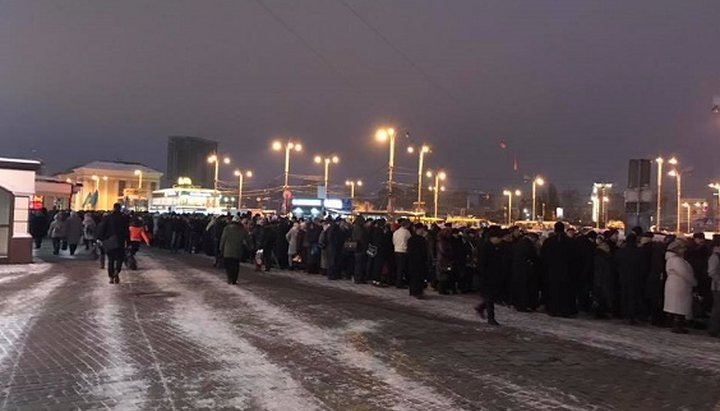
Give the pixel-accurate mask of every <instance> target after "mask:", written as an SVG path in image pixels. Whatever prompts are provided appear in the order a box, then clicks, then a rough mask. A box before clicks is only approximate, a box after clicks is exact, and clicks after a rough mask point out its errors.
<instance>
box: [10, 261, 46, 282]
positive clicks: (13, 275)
mask: <svg viewBox="0 0 720 411" xmlns="http://www.w3.org/2000/svg"><path fill="white" fill-rule="evenodd" d="M49 269H50V264H48V263H42V264H29V265H28V266H27V267H19V266H10V267H2V266H0V284H4V283H9V282H12V281H15V280H19V279H21V278H27V276H28V275H31V274H42V273H44V272H46V271H47V270H49Z"/></svg>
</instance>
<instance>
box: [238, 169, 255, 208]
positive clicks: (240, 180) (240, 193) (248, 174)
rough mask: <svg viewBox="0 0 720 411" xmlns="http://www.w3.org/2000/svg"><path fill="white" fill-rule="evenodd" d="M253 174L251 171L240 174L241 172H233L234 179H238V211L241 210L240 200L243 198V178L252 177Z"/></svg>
mask: <svg viewBox="0 0 720 411" xmlns="http://www.w3.org/2000/svg"><path fill="white" fill-rule="evenodd" d="M252 175H253V173H252V171H250V170H248V171H245V172H242V171H241V170H235V177H237V178H238V210H239V209H241V208H242V198H243V180H244V177H248V178H249V177H252Z"/></svg>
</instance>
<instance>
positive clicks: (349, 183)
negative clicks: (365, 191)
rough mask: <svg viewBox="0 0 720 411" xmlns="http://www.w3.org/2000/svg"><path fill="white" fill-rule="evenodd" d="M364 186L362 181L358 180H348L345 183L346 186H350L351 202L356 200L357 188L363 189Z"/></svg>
mask: <svg viewBox="0 0 720 411" xmlns="http://www.w3.org/2000/svg"><path fill="white" fill-rule="evenodd" d="M362 184H363V182H362V180H357V181H353V180H346V181H345V185H346V186H350V199H351V200H354V199H355V186H358V187H362Z"/></svg>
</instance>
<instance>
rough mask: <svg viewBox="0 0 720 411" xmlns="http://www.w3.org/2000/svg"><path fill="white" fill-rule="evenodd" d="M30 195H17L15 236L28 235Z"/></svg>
mask: <svg viewBox="0 0 720 411" xmlns="http://www.w3.org/2000/svg"><path fill="white" fill-rule="evenodd" d="M29 207H30V198H29V197H15V211H14V212H13V237H27V236H28V220H29V219H30V213H29V210H28V208H29Z"/></svg>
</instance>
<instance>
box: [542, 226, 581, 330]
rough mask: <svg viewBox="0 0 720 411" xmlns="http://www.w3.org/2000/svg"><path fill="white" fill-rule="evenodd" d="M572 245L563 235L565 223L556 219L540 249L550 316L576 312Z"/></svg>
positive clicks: (570, 240)
mask: <svg viewBox="0 0 720 411" xmlns="http://www.w3.org/2000/svg"><path fill="white" fill-rule="evenodd" d="M573 245H574V244H573V240H572V239H570V238H568V237H567V236H566V235H565V225H564V224H563V223H562V222H559V221H558V222H557V223H555V231H554V235H553V236H551V237H549V238H548V239H547V240H545V242H544V243H543V246H542V249H541V258H542V261H543V263H544V264H545V270H546V271H547V273H546V279H547V284H545V287H546V290H545V291H546V294H547V297H546V298H545V303H546V305H547V311H548V313H549V314H550V315H552V316H563V317H572V316H574V315H576V314H577V306H576V304H575V289H574V284H575V281H574V280H575V278H574V277H575V273H574V272H573V262H574V261H575V258H574V255H573V252H574V247H573Z"/></svg>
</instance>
